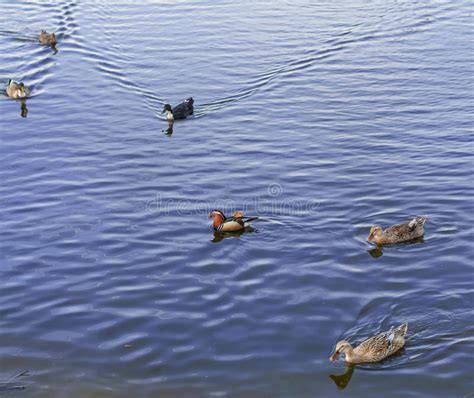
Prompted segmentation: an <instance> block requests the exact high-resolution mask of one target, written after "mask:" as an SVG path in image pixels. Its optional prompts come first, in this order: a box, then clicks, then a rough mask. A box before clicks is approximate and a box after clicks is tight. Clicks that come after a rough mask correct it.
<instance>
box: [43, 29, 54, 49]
mask: <svg viewBox="0 0 474 398" xmlns="http://www.w3.org/2000/svg"><path fill="white" fill-rule="evenodd" d="M39 42H40V43H41V44H46V45H49V46H54V45H56V43H57V40H56V35H55V34H54V33H48V32H46V31H45V30H42V31H41V33H40V34H39Z"/></svg>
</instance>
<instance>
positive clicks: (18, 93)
mask: <svg viewBox="0 0 474 398" xmlns="http://www.w3.org/2000/svg"><path fill="white" fill-rule="evenodd" d="M5 91H6V93H7V95H8V96H9V97H10V98H13V99H24V98H26V97H27V96H28V88H27V87H26V86H25V85H24V84H23V83H22V82H15V81H13V80H11V79H10V80H9V81H8V83H7V88H6V90H5Z"/></svg>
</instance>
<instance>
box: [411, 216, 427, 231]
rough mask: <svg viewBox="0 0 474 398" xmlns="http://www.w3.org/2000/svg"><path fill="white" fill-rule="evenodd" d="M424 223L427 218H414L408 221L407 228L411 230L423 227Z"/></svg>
mask: <svg viewBox="0 0 474 398" xmlns="http://www.w3.org/2000/svg"><path fill="white" fill-rule="evenodd" d="M426 221H428V217H425V216H422V217H415V218H414V219H413V220H411V221H410V223H409V224H408V226H409V227H410V228H411V229H415V228H416V227H424V225H425V223H426Z"/></svg>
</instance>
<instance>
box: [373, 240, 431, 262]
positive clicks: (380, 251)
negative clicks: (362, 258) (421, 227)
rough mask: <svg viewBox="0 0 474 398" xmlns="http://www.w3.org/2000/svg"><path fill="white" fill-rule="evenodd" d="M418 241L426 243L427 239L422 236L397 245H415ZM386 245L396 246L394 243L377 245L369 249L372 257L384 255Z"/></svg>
mask: <svg viewBox="0 0 474 398" xmlns="http://www.w3.org/2000/svg"><path fill="white" fill-rule="evenodd" d="M418 243H425V239H424V237H423V236H422V237H420V238H416V239H413V240H410V241H408V242H403V243H396V244H395V245H398V246H400V245H402V246H407V245H413V244H418ZM386 246H389V247H390V246H392V247H393V246H394V245H385V246H382V245H375V247H373V248H371V249H369V250H367V252H368V253H369V254H370V256H371V257H373V258H379V257H382V256H383V251H384V248H385V247H386Z"/></svg>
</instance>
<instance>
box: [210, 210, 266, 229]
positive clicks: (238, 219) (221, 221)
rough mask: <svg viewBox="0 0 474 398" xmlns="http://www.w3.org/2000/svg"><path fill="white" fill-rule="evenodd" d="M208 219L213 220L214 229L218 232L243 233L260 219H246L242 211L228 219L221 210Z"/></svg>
mask: <svg viewBox="0 0 474 398" xmlns="http://www.w3.org/2000/svg"><path fill="white" fill-rule="evenodd" d="M208 218H212V219H213V222H212V228H213V229H214V231H216V232H233V231H241V230H243V229H245V228H246V227H248V226H249V225H250V223H251V222H252V221H255V220H257V219H258V217H244V214H243V213H242V212H241V211H236V212H235V213H234V214H233V216H232V217H226V216H225V215H224V213H223V212H222V211H221V210H213V211H212V212H211V213H210V214H209V217H208Z"/></svg>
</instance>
